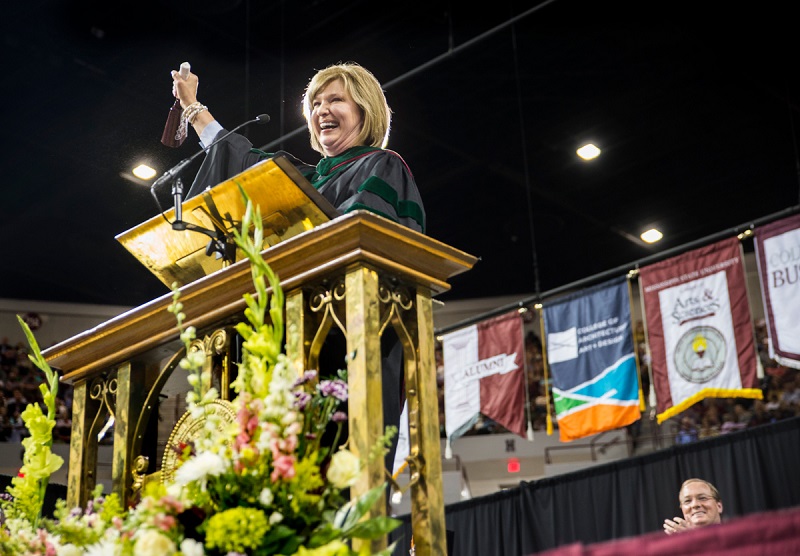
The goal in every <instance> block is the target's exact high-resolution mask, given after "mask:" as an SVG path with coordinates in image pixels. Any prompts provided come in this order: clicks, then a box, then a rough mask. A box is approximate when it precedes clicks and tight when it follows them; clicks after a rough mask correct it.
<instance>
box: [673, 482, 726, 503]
mask: <svg viewBox="0 0 800 556" xmlns="http://www.w3.org/2000/svg"><path fill="white" fill-rule="evenodd" d="M689 483H703V484H705V485H706V486H707V487H708V488H709V490H710V491H711V497H712V498H714V500H716V501H717V502H722V498H721V497H720V495H719V491H718V490H717V487H715V486H714V485H712V484H711V483H709V482H708V481H704V480H703V479H686V480H685V481H683V484H682V485H681V488H680V490H679V491H678V502H680V501H681V494H680V493H681V492H683V487H685V486H686V485H688V484H689Z"/></svg>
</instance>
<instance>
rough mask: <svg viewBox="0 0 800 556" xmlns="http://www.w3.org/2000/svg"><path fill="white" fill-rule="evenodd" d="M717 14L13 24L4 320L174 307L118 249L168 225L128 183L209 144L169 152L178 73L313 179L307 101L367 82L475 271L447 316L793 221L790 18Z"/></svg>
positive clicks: (299, 16) (595, 6)
mask: <svg viewBox="0 0 800 556" xmlns="http://www.w3.org/2000/svg"><path fill="white" fill-rule="evenodd" d="M708 4H709V3H699V2H693V3H689V2H684V3H681V2H678V3H660V4H644V3H630V4H621V3H605V5H604V4H603V3H602V2H593V3H588V2H577V1H574V0H556V1H551V2H499V3H497V4H487V3H485V2H482V3H474V5H471V6H467V3H463V2H442V1H439V0H430V1H427V2H387V3H376V2H367V1H359V0H347V1H343V2H335V1H333V0H317V1H312V2H307V1H296V2H295V1H282V2H281V1H268V0H263V1H255V0H240V1H225V0H204V1H199V2H189V1H186V0H183V1H178V0H137V1H136V2H132V1H128V0H122V1H117V2H109V1H103V2H99V1H85V0H80V1H72V2H67V1H55V0H28V1H26V2H13V3H6V4H4V6H3V8H2V9H3V12H4V13H3V17H2V20H1V22H0V26H2V27H1V28H2V41H1V43H2V46H0V48H1V49H2V50H0V60H2V71H0V90H2V102H1V103H0V115H1V116H2V117H1V118H0V124H2V129H3V132H2V135H3V139H2V141H3V144H2V155H0V156H2V161H1V162H0V168H2V176H3V186H2V187H3V194H2V203H0V237H2V239H3V243H4V244H5V245H6V249H5V250H4V255H5V256H4V257H3V258H2V268H1V269H0V284H1V286H0V297H2V298H10V299H31V300H47V301H63V302H80V303H93V304H111V305H128V306H133V305H139V304H141V303H144V302H147V301H149V300H151V299H153V298H154V297H157V296H160V295H162V294H164V293H166V292H167V289H166V287H165V286H164V285H163V284H162V283H161V282H159V281H158V280H157V279H156V277H155V276H153V275H152V274H150V273H149V271H147V270H146V269H145V268H144V267H143V266H142V265H141V264H140V263H139V262H138V261H137V260H136V259H135V258H134V257H133V256H132V255H130V254H129V253H128V252H127V251H126V250H125V249H124V248H123V247H122V246H121V245H120V244H119V243H118V242H117V241H116V240H115V236H116V235H117V234H119V233H120V232H123V231H125V230H128V229H130V228H132V227H134V226H136V225H137V224H139V223H141V222H143V221H145V220H147V219H149V218H151V217H153V216H154V215H156V214H157V213H158V208H157V206H156V204H155V202H154V199H153V198H152V196H151V194H150V191H149V188H148V187H146V186H142V185H140V184H136V183H133V182H132V181H129V180H126V179H123V178H122V177H121V174H122V173H125V172H127V171H128V170H129V169H130V168H131V167H132V166H133V164H134V163H135V162H138V161H141V160H146V161H149V162H150V164H151V165H153V166H155V167H156V168H157V169H158V171H159V173H161V172H163V171H165V170H167V169H168V168H170V167H171V166H173V165H174V164H176V163H178V162H179V161H180V160H182V159H184V158H186V157H188V156H189V155H191V154H193V153H194V152H196V151H197V150H198V145H197V143H196V140H195V136H194V135H192V136H191V140H190V141H187V142H186V143H185V144H184V145H183V147H181V148H180V149H169V148H167V147H164V146H162V145H161V143H160V141H159V139H160V136H161V131H162V129H163V126H164V122H165V118H166V115H167V111H168V109H169V107H170V105H171V103H172V99H171V96H170V89H171V79H170V75H169V72H170V70H172V69H177V67H178V65H179V64H180V63H181V62H182V61H189V62H191V64H192V68H193V70H194V71H195V73H197V74H198V75H199V77H200V83H201V84H200V95H199V96H200V99H201V101H202V102H203V103H205V104H206V105H208V106H209V109H210V110H211V112H212V113H213V114H214V115H215V116H216V117H217V118H218V119H219V120H220V121H221V122H222V123H223V124H224V125H226V126H227V127H228V128H232V127H234V126H235V125H237V124H239V123H241V122H244V121H246V120H248V119H251V118H253V117H255V116H256V115H258V114H261V113H267V114H269V115H270V116H271V122H270V123H269V124H267V125H266V126H250V127H249V128H247V132H246V134H247V135H248V137H249V138H250V139H251V141H252V142H253V143H254V144H255V145H256V146H262V147H264V148H266V149H267V150H276V149H278V148H283V149H285V150H288V151H290V152H293V153H294V154H296V155H297V156H299V157H300V158H302V159H304V160H307V161H310V162H315V161H316V160H317V158H318V157H317V156H316V154H315V153H314V152H313V151H311V149H310V147H309V146H308V140H307V135H306V133H305V131H304V130H303V126H304V121H303V120H302V116H301V114H300V110H299V101H300V97H301V95H302V92H303V89H304V87H305V85H306V83H307V80H308V79H309V78H310V76H311V75H312V74H313V73H314V71H315V70H317V69H320V68H322V67H324V66H326V65H328V64H330V63H333V62H337V61H344V60H353V61H357V62H359V63H361V64H363V65H364V66H366V67H368V68H369V69H371V70H372V71H373V72H374V73H375V74H376V76H377V77H378V79H380V80H381V81H382V82H383V83H384V85H385V88H386V91H387V97H388V99H389V102H390V105H391V106H392V109H393V111H394V114H395V119H394V125H393V133H392V137H391V140H390V145H389V146H390V148H392V149H394V150H396V151H398V152H399V153H400V154H401V155H403V157H404V158H405V160H406V162H407V163H408V164H409V166H410V167H411V169H412V171H413V172H414V174H415V177H416V180H417V183H418V185H419V187H420V189H421V192H422V195H423V198H424V201H425V205H426V210H427V213H428V234H429V235H430V236H432V237H434V238H436V239H438V240H440V241H443V242H444V243H447V244H449V245H452V246H454V247H457V248H459V249H461V250H463V251H466V252H468V253H470V254H472V255H476V256H478V257H480V261H479V262H478V264H477V265H476V266H475V268H474V269H473V270H472V271H470V272H467V273H465V274H463V275H461V276H458V277H456V278H455V279H453V280H452V290H451V291H450V292H448V293H446V294H443V295H442V296H441V298H442V299H463V298H475V297H489V296H500V295H503V296H508V295H510V296H517V295H518V296H520V298H523V297H526V296H529V295H531V294H533V293H535V292H537V291H538V292H547V291H548V290H552V289H554V288H559V287H561V286H563V285H565V284H569V283H572V282H575V281H582V280H585V279H590V278H591V277H592V276H595V275H598V274H602V273H603V272H605V271H608V270H609V269H614V268H617V267H620V266H624V265H627V264H629V263H633V262H635V261H637V260H642V259H645V258H648V257H652V256H654V255H656V254H657V253H658V252H663V251H664V250H666V249H674V248H676V247H678V246H681V245H685V244H687V243H689V242H696V241H698V240H700V239H701V238H705V237H708V236H709V235H713V234H717V233H719V232H724V231H725V230H727V229H729V228H734V227H738V226H739V225H741V224H743V223H748V222H752V221H754V220H757V219H761V218H763V217H765V216H768V215H771V214H775V213H779V212H782V211H784V210H786V209H790V208H792V207H794V206H796V205H797V203H798V191H800V187H799V186H798V149H797V144H796V139H797V133H796V130H795V128H796V126H797V124H798V123H799V122H800V119H798V100H799V99H798V86H797V82H798V80H797V73H798V67H799V66H798V64H797V62H796V55H797V52H799V51H800V48H798V47H799V46H800V45H798V41H797V38H796V37H797V36H798V33H797V32H796V29H795V26H794V25H793V24H792V23H791V22H792V21H794V19H793V17H794V16H793V15H791V14H790V13H789V7H788V6H789V5H790V4H789V3H785V4H784V7H783V8H781V10H783V11H779V10H778V8H773V7H770V8H767V7H766V6H771V5H772V4H773V3H760V4H757V5H752V4H751V5H747V6H745V7H746V11H741V12H739V13H737V12H735V11H733V9H732V8H731V6H732V4H730V3H718V7H717V8H716V9H712V8H711V7H706V8H704V10H706V12H707V13H698V10H697V7H696V6H698V5H705V6H708ZM608 5H613V6H614V7H613V8H609V7H608ZM587 9H588V11H585V10H587ZM767 10H775V11H773V12H771V13H770V12H768V11H767ZM585 140H591V141H593V142H594V143H595V144H597V145H598V146H599V147H600V148H601V149H602V150H603V154H602V156H601V157H600V158H599V159H598V160H596V161H594V162H592V163H582V162H580V161H579V160H578V159H577V158H576V156H575V149H576V148H577V147H578V146H579V145H580V144H581V142H583V141H585ZM195 171H196V167H195V166H192V167H190V168H189V169H188V171H187V173H188V179H189V180H191V177H192V176H193V175H194V172H195ZM162 196H163V202H164V203H166V205H167V207H169V206H170V205H169V203H170V199H171V197H170V195H169V191H165V192H163V195H162ZM650 224H655V225H657V226H658V227H659V228H660V229H661V230H663V231H664V232H665V234H666V237H667V239H666V240H664V241H663V242H661V243H660V244H657V245H656V246H654V247H646V246H645V245H644V244H642V243H641V242H639V241H637V240H636V239H635V238H636V236H638V234H639V232H640V231H642V228H643V226H646V225H650ZM176 233H177V232H176ZM183 233H186V232H183Z"/></svg>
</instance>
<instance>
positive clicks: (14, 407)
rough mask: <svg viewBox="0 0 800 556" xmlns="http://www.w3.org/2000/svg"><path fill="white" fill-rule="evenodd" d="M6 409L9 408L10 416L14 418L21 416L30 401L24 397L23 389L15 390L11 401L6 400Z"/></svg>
mask: <svg viewBox="0 0 800 556" xmlns="http://www.w3.org/2000/svg"><path fill="white" fill-rule="evenodd" d="M6 407H7V408H8V414H9V415H10V416H12V417H13V416H14V415H15V414H20V415H21V414H22V412H23V411H25V408H26V407H28V399H27V398H26V397H25V396H24V395H23V393H22V389H20V388H15V389H14V391H13V392H12V396H11V399H9V400H6Z"/></svg>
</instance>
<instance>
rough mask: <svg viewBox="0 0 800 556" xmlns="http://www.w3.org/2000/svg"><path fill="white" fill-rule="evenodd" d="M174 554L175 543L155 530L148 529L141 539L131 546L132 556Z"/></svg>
mask: <svg viewBox="0 0 800 556" xmlns="http://www.w3.org/2000/svg"><path fill="white" fill-rule="evenodd" d="M174 553H175V543H174V542H172V539H170V538H169V537H167V536H165V535H162V534H161V533H159V532H158V531H156V530H155V529H148V530H147V531H145V532H144V533H143V534H142V536H141V537H139V538H138V539H137V540H136V544H135V545H133V556H153V555H154V554H162V555H164V556H166V555H167V554H174Z"/></svg>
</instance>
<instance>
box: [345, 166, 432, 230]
mask: <svg viewBox="0 0 800 556" xmlns="http://www.w3.org/2000/svg"><path fill="white" fill-rule="evenodd" d="M358 191H359V192H362V191H368V192H369V193H373V194H375V195H377V196H378V197H380V198H381V199H383V200H384V201H386V202H387V203H389V204H390V205H392V206H393V207H394V210H395V212H396V213H397V216H400V217H401V218H406V217H407V218H412V219H414V220H415V221H416V222H417V223H418V224H419V225H420V226H421V227H422V229H423V230H424V229H425V222H423V216H422V208H421V207H420V206H419V205H418V204H417V203H415V202H414V201H398V199H397V190H395V189H394V188H393V187H392V186H391V185H389V184H388V183H386V182H385V181H383V180H382V179H381V178H379V177H378V176H370V177H369V178H367V180H366V181H365V182H364V183H362V184H361V185H360V186H359V188H358Z"/></svg>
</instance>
